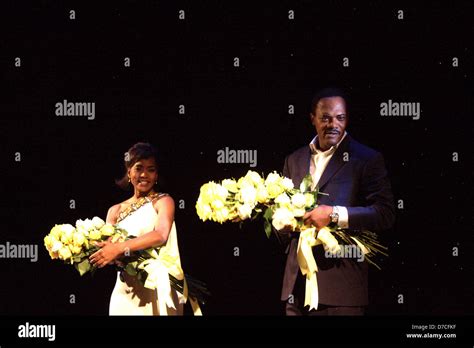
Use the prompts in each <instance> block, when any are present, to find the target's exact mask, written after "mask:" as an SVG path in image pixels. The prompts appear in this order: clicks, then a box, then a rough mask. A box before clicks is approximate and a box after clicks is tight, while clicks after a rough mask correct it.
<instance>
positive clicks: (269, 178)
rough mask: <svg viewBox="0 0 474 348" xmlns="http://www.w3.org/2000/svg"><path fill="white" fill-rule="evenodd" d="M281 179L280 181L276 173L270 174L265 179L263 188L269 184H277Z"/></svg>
mask: <svg viewBox="0 0 474 348" xmlns="http://www.w3.org/2000/svg"><path fill="white" fill-rule="evenodd" d="M281 179H282V178H281V176H280V175H278V174H277V173H276V172H273V173H270V174H268V176H267V178H266V179H265V186H267V185H271V184H279V183H280V181H281Z"/></svg>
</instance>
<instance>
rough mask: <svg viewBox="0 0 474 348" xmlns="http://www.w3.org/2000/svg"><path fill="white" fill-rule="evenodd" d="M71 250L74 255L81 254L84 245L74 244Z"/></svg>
mask: <svg viewBox="0 0 474 348" xmlns="http://www.w3.org/2000/svg"><path fill="white" fill-rule="evenodd" d="M71 252H72V253H73V254H74V255H79V254H80V253H81V252H82V247H81V246H77V245H74V246H72V247H71Z"/></svg>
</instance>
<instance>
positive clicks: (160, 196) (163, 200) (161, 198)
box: [152, 192, 174, 210]
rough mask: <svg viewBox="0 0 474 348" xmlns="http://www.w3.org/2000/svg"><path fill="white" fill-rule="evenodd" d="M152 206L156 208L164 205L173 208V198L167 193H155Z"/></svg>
mask: <svg viewBox="0 0 474 348" xmlns="http://www.w3.org/2000/svg"><path fill="white" fill-rule="evenodd" d="M152 203H153V206H154V207H155V209H156V210H159V209H160V208H162V207H164V206H166V207H173V208H174V200H173V198H172V197H171V196H170V195H169V194H168V193H163V192H160V193H157V194H156V195H154V197H153V199H152Z"/></svg>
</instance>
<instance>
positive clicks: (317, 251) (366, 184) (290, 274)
mask: <svg viewBox="0 0 474 348" xmlns="http://www.w3.org/2000/svg"><path fill="white" fill-rule="evenodd" d="M345 153H347V155H348V156H349V158H348V161H344V154H345ZM346 157H347V156H346ZM310 160H311V150H310V148H309V146H305V147H302V148H300V149H298V150H296V151H295V152H293V153H292V154H291V155H289V156H288V157H287V158H286V159H285V166H284V169H283V175H284V176H286V177H289V178H291V179H292V180H293V183H294V184H295V187H299V185H300V183H301V181H302V180H303V178H304V177H305V176H306V175H307V174H308V173H309V168H310ZM318 186H319V189H320V191H321V192H324V193H328V194H329V196H320V198H319V204H325V205H339V206H344V207H347V210H348V214H349V231H348V232H349V233H352V232H354V233H355V232H356V231H354V230H361V229H367V230H371V231H374V232H376V231H380V230H385V229H388V228H390V227H391V226H392V225H393V222H394V220H395V207H394V202H393V196H392V192H391V188H390V182H389V180H388V178H387V172H386V169H385V164H384V160H383V157H382V155H381V154H380V153H378V152H376V151H375V150H372V149H371V148H369V147H367V146H364V145H362V144H360V143H358V142H356V141H355V140H354V139H352V138H351V137H350V136H349V135H348V134H347V135H346V137H345V138H344V140H343V141H342V142H341V143H340V144H339V147H338V148H337V150H336V152H335V153H334V155H333V157H332V158H331V160H330V161H329V163H328V165H327V167H326V169H325V171H324V173H323V174H322V176H321V179H320V181H319V183H318ZM297 246H298V235H297V234H293V237H292V238H291V240H289V246H288V249H287V253H288V258H287V262H286V268H285V275H284V279H283V289H282V297H281V299H282V300H283V301H286V300H287V299H288V297H289V295H290V294H292V291H293V288H294V284H295V281H296V278H297V276H298V274H299V276H300V277H301V276H302V275H301V272H300V270H299V267H298V263H297V260H296V251H297ZM313 254H314V256H315V259H316V262H317V264H318V272H317V279H318V287H319V302H320V303H322V304H326V305H334V306H364V305H367V303H368V294H367V293H368V291H367V261H364V262H357V260H356V259H344V258H342V259H341V258H340V259H336V258H331V259H330V258H326V257H325V256H324V249H323V247H322V246H321V245H318V246H316V247H314V248H313Z"/></svg>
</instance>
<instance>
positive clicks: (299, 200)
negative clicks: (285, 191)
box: [291, 193, 306, 208]
mask: <svg viewBox="0 0 474 348" xmlns="http://www.w3.org/2000/svg"><path fill="white" fill-rule="evenodd" d="M291 204H293V205H294V206H295V208H304V207H305V206H306V197H305V195H304V194H302V193H295V194H294V195H293V197H291Z"/></svg>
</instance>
